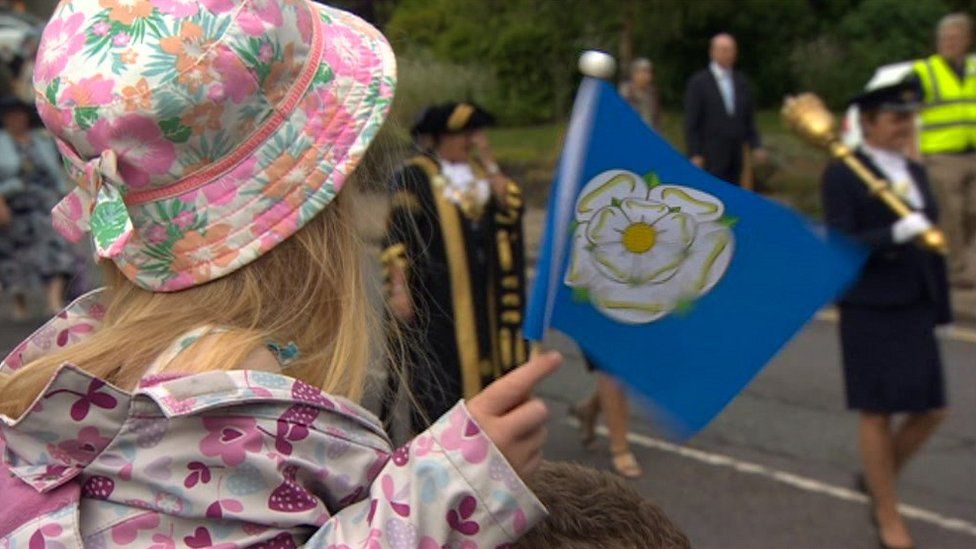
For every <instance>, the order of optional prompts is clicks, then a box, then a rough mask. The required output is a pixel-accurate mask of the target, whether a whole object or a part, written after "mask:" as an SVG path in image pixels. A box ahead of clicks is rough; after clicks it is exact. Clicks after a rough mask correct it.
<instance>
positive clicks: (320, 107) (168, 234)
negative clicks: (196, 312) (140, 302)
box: [114, 1, 396, 292]
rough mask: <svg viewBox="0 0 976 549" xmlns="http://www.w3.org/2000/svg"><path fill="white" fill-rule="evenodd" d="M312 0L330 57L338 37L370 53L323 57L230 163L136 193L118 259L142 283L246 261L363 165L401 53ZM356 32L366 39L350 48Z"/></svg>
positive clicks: (207, 274) (165, 288)
mask: <svg viewBox="0 0 976 549" xmlns="http://www.w3.org/2000/svg"><path fill="white" fill-rule="evenodd" d="M308 5H309V6H310V8H311V9H312V10H313V13H315V14H317V15H318V17H317V18H315V23H316V32H320V33H322V34H323V36H322V38H323V40H324V47H323V50H322V52H323V53H322V56H323V58H326V57H327V58H329V59H330V60H331V61H332V62H334V61H335V58H336V55H337V52H336V51H334V50H332V51H330V48H338V47H342V48H343V50H342V51H341V52H340V53H341V55H343V56H346V57H348V56H349V55H350V54H352V55H354V56H357V55H358V56H361V58H354V59H348V58H346V59H345V61H346V62H347V63H348V64H347V65H346V66H345V68H346V69H347V70H346V71H345V72H344V73H343V74H339V71H335V70H330V69H331V67H330V66H329V65H328V63H326V62H325V61H324V59H323V62H322V64H321V66H320V69H319V70H318V71H317V73H316V75H315V76H314V78H313V79H312V81H311V83H310V84H309V86H308V88H307V91H305V93H304V94H303V95H302V96H301V98H300V100H299V101H298V103H297V105H296V106H295V107H294V109H293V110H292V111H291V112H290V113H289V114H288V115H287V117H286V118H285V119H284V121H283V122H282V123H280V124H279V125H278V126H277V128H275V129H274V130H273V131H271V132H270V133H268V134H267V135H266V136H265V135H261V136H260V137H261V138H262V141H261V143H260V145H258V146H257V147H256V148H254V149H253V150H252V151H249V152H248V153H247V154H245V155H241V156H240V157H239V158H233V162H230V163H229V164H230V167H229V168H228V169H227V170H226V171H225V172H224V173H221V174H219V175H218V176H216V177H214V178H212V179H211V180H209V181H208V182H206V183H205V184H202V185H199V186H195V187H194V188H193V189H192V190H189V191H187V192H183V193H181V194H178V195H175V196H167V197H165V198H155V197H153V196H151V195H150V196H148V197H145V196H139V195H138V194H137V195H130V196H127V197H126V204H127V207H128V210H129V215H130V217H131V218H132V220H133V225H134V227H135V228H136V229H135V234H134V235H133V236H132V238H131V239H130V241H129V242H128V243H127V244H126V245H125V247H124V249H123V250H122V252H121V254H120V255H118V256H117V257H115V258H114V260H115V262H116V264H117V266H118V267H119V269H120V270H121V271H122V272H123V273H124V274H125V275H126V276H127V277H128V278H129V279H130V280H132V281H133V282H134V283H135V284H137V285H139V286H141V287H143V288H146V289H148V290H152V291H161V292H171V291H178V290H182V289H185V288H189V287H191V286H195V285H199V284H202V283H205V282H207V281H210V280H214V279H216V278H219V277H221V276H225V275H227V274H229V273H231V272H233V271H235V270H237V269H239V268H241V267H242V266H244V265H247V264H248V263H250V262H252V261H254V260H255V259H257V258H258V257H260V256H261V255H263V254H264V253H266V252H268V251H269V250H270V249H272V248H274V247H275V246H276V245H277V244H279V243H280V242H282V241H284V240H285V239H287V238H288V237H289V236H291V235H293V234H294V233H295V232H297V231H298V230H299V229H301V228H302V227H303V226H304V225H305V224H306V223H307V222H308V221H309V220H311V219H312V218H313V217H315V215H316V214H318V213H319V212H321V211H322V210H323V209H324V208H325V207H326V206H328V204H329V203H330V202H332V200H333V199H334V198H335V196H336V193H338V192H339V190H340V189H341V188H342V186H343V184H344V183H345V181H346V179H347V177H348V176H349V175H350V174H351V173H352V171H353V170H354V169H355V168H356V167H357V166H358V165H359V163H360V161H361V160H362V158H363V155H364V153H365V151H366V148H367V147H368V146H369V144H370V142H371V141H372V140H373V138H374V137H375V135H376V134H377V132H378V130H379V128H380V126H381V125H382V124H383V122H384V120H385V119H386V117H387V115H388V114H389V110H390V106H391V104H392V97H393V88H394V86H395V82H396V60H395V58H394V55H393V51H392V49H391V48H390V46H389V44H388V43H387V41H386V39H385V38H384V37H383V35H382V34H381V33H380V32H379V31H378V30H376V29H375V28H373V27H372V26H371V25H369V24H368V23H366V22H365V21H363V20H362V19H360V18H358V17H356V16H354V15H352V14H350V13H347V12H344V11H341V10H338V9H335V8H331V7H329V6H324V5H320V4H316V3H314V2H311V1H308ZM350 31H351V32H350ZM350 39H353V40H361V41H360V43H358V44H356V47H354V48H350V47H349V40H350ZM367 58H368V59H367ZM338 98H341V101H340V100H339V99H338ZM257 132H260V130H257ZM251 137H252V138H253V137H254V136H253V135H252V136H251ZM231 156H233V153H232V154H231ZM225 160H226V159H225ZM147 198H148V199H147ZM172 225H177V226H178V227H179V228H180V229H181V230H180V231H172V230H170V229H169V228H170V227H171V226H172ZM173 238H178V240H175V241H174V240H173Z"/></svg>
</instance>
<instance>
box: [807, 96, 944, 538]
mask: <svg viewBox="0 0 976 549" xmlns="http://www.w3.org/2000/svg"><path fill="white" fill-rule="evenodd" d="M920 98H921V90H920V89H919V86H918V83H917V82H916V81H914V80H909V81H908V82H903V83H898V84H894V85H889V86H885V87H881V88H877V89H874V90H871V91H867V92H864V93H862V94H861V95H859V96H857V97H855V98H854V99H852V101H851V103H852V104H856V105H858V107H859V108H860V112H861V114H860V122H861V127H862V129H863V131H864V143H863V145H862V146H861V147H860V148H859V149H858V150H857V153H856V154H857V156H858V158H859V159H860V160H861V162H863V163H864V164H865V165H866V166H867V167H868V169H870V170H871V171H872V172H874V174H875V175H876V176H878V177H880V178H883V179H885V180H887V181H889V182H890V184H891V185H892V187H893V188H894V189H895V190H896V192H897V193H898V194H899V195H901V197H902V199H903V200H904V202H905V203H906V204H907V205H908V206H910V207H911V209H912V210H914V213H912V214H910V215H909V216H907V217H903V218H899V217H898V216H897V215H896V214H894V213H893V212H892V211H891V210H890V209H888V208H887V207H886V206H885V205H884V204H883V203H882V202H881V201H880V200H879V199H878V198H877V197H876V196H874V195H873V194H872V193H871V192H870V191H869V190H868V188H867V186H865V185H864V184H863V182H861V181H860V180H859V178H858V176H857V175H856V174H855V172H854V171H853V170H851V169H850V168H849V167H848V166H847V165H845V164H844V163H842V162H840V161H838V162H835V163H833V164H831V165H830V166H829V167H828V168H827V170H826V171H825V172H824V175H823V188H822V193H823V206H824V211H825V218H826V222H827V224H828V225H829V226H831V227H833V228H835V229H837V230H839V231H842V232H844V233H846V234H848V235H850V236H852V237H853V238H855V239H856V240H858V241H860V242H861V243H863V244H864V245H866V246H868V247H869V248H870V249H871V254H870V256H869V257H868V260H867V263H866V264H865V266H864V269H863V271H862V273H861V277H860V279H859V280H858V282H857V283H855V285H854V286H853V287H851V288H850V289H849V290H848V292H847V293H846V294H845V295H844V296H843V298H842V299H841V301H840V339H841V348H842V354H843V363H844V381H845V388H846V394H847V406H848V408H850V409H852V410H857V411H858V412H859V414H860V423H859V428H858V439H859V446H860V453H861V461H862V466H863V471H864V473H863V476H862V475H859V476H858V484H859V485H860V487H861V488H862V489H864V490H865V491H866V492H867V493H868V495H869V496H870V497H871V502H872V514H871V517H872V520H873V522H874V524H875V525H876V527H877V531H878V538H879V541H880V543H881V546H882V547H892V548H893V547H898V548H904V547H912V538H911V535H910V534H909V531H908V527H907V526H906V524H905V521H904V519H903V518H902V516H901V515H900V514H899V512H898V495H897V488H896V480H897V476H898V474H899V473H900V472H901V471H902V470H903V468H904V467H905V465H906V463H907V462H908V460H909V459H910V458H911V457H912V456H913V455H914V454H915V453H916V452H917V451H918V450H919V448H920V447H921V446H922V444H923V443H925V441H926V440H927V439H928V438H929V437H930V436H931V435H932V433H933V432H934V431H935V429H936V428H937V427H938V425H939V424H940V423H941V422H942V420H943V419H944V418H945V416H946V398H945V387H944V379H943V371H942V360H941V357H940V354H939V348H938V344H937V342H936V338H935V327H936V326H937V325H940V324H945V323H948V322H949V321H950V320H951V310H950V308H949V298H948V281H947V279H946V271H945V262H944V260H943V258H942V257H941V256H939V255H937V254H936V253H934V252H930V251H928V250H926V249H922V248H921V247H919V246H917V245H915V244H913V243H912V241H913V240H914V239H915V238H916V237H918V236H919V235H920V234H922V233H923V232H925V231H926V230H927V229H929V228H930V227H931V226H932V224H933V223H935V222H936V221H937V220H938V207H937V205H936V202H935V199H934V196H933V194H932V192H931V189H930V187H929V183H928V178H927V176H926V172H925V168H924V167H923V166H921V165H919V164H916V163H915V162H912V161H911V160H909V159H908V158H907V157H906V156H905V155H904V152H903V151H904V150H905V146H906V145H908V144H909V143H910V141H911V139H912V138H913V124H914V116H915V111H916V110H917V108H918V106H919V104H918V101H919V100H920ZM902 413H904V414H907V416H906V417H905V419H904V420H903V421H902V422H901V423H900V424H898V425H896V424H895V422H894V415H895V414H902Z"/></svg>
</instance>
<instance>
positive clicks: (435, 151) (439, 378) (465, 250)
mask: <svg viewBox="0 0 976 549" xmlns="http://www.w3.org/2000/svg"><path fill="white" fill-rule="evenodd" d="M492 122H493V119H492V117H491V115H490V114H488V113H487V112H486V111H484V110H483V109H481V108H480V107H478V106H477V105H474V104H471V103H448V104H444V105H437V106H433V107H429V108H428V109H426V110H425V111H424V112H423V113H422V115H421V116H420V117H419V119H418V120H417V122H416V123H415V125H414V127H413V128H412V133H413V135H414V137H415V139H416V140H417V143H418V144H423V145H422V148H423V152H422V154H419V155H417V156H415V157H413V158H411V159H410V160H408V161H407V162H406V165H405V166H404V167H403V168H402V169H401V170H400V171H399V172H398V173H397V174H396V176H395V177H394V181H393V188H392V199H391V211H390V216H389V219H388V221H387V234H386V238H385V245H386V247H385V250H384V252H383V254H382V260H383V263H384V265H385V270H386V276H387V299H388V303H389V306H390V310H391V312H392V313H393V315H394V316H395V317H396V320H397V321H398V322H399V326H400V329H401V330H402V331H403V332H405V333H404V335H405V336H406V339H407V341H409V342H410V345H409V346H408V348H407V349H405V350H404V354H406V355H407V356H406V357H405V358H404V360H403V361H402V363H403V364H405V365H406V366H405V367H406V369H407V371H406V372H405V375H406V378H407V379H408V380H409V387H410V389H411V394H412V396H413V400H414V401H415V402H414V404H415V406H414V408H415V409H414V410H413V413H412V415H411V427H412V429H413V430H414V431H415V432H420V431H423V430H424V429H425V428H426V427H427V423H428V418H437V417H440V415H441V414H442V413H443V412H446V411H447V410H448V409H450V408H451V407H452V406H453V405H454V404H455V403H456V402H457V401H458V400H459V399H461V398H471V397H473V396H474V395H475V394H477V393H478V392H479V391H480V390H481V389H482V388H483V387H485V386H486V385H487V384H489V383H490V382H491V381H493V380H494V379H496V378H498V377H500V376H501V375H502V374H504V373H505V372H507V371H508V370H510V369H511V368H513V367H515V366H516V365H518V364H521V363H522V362H524V361H525V360H526V357H527V352H526V342H525V340H524V339H523V337H522V331H521V325H522V314H523V306H524V303H523V302H524V299H523V288H524V285H525V278H524V260H523V244H522V195H521V191H520V189H519V187H518V185H516V184H515V182H513V181H512V180H510V179H508V178H507V177H505V175H504V174H502V173H501V171H500V170H499V168H498V165H497V164H496V163H495V161H494V159H493V157H492V154H491V149H490V147H489V145H488V139H487V136H486V135H485V133H484V131H483V130H484V129H485V128H486V127H487V126H489V125H491V124H492ZM398 378H399V376H396V375H393V376H391V378H390V379H391V383H390V391H388V394H387V397H386V399H385V408H384V413H383V414H381V415H384V416H388V415H389V409H390V408H391V407H392V406H390V404H391V401H392V400H393V392H394V391H393V390H394V389H395V388H396V384H397V381H398ZM388 419H389V418H388V417H384V420H388Z"/></svg>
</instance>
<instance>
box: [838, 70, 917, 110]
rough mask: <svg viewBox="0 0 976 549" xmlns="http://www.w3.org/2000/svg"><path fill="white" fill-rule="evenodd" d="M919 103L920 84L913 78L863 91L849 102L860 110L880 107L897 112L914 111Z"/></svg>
mask: <svg viewBox="0 0 976 549" xmlns="http://www.w3.org/2000/svg"><path fill="white" fill-rule="evenodd" d="M921 103H922V86H921V84H919V82H918V80H917V79H915V78H908V79H906V80H903V81H901V82H898V83H896V84H890V85H888V86H882V87H880V88H875V89H873V90H866V91H863V92H861V93H860V94H858V95H856V96H854V97H853V98H852V99H851V100H850V102H849V104H851V105H857V106H858V107H859V108H860V109H861V110H862V111H870V110H876V109H880V110H886V111H898V112H915V111H917V110H918V109H919V107H920V106H921Z"/></svg>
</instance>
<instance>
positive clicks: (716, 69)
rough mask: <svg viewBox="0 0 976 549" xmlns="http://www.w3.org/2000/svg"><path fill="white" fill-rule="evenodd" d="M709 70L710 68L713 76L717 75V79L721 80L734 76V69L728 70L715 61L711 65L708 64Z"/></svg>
mask: <svg viewBox="0 0 976 549" xmlns="http://www.w3.org/2000/svg"><path fill="white" fill-rule="evenodd" d="M708 68H709V70H711V71H712V74H714V75H715V78H719V79H721V78H726V77H731V76H732V69H727V68H725V67H723V66H722V65H719V64H718V63H716V62H715V61H712V62H711V63H709V64H708Z"/></svg>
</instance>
